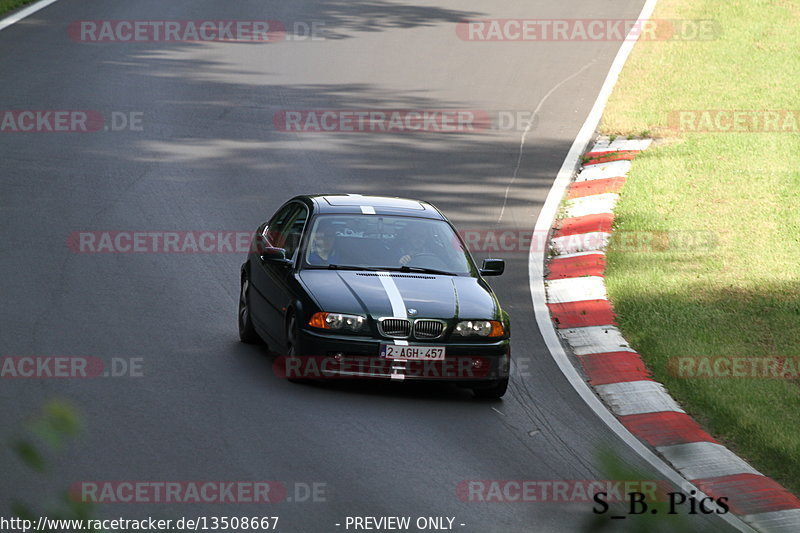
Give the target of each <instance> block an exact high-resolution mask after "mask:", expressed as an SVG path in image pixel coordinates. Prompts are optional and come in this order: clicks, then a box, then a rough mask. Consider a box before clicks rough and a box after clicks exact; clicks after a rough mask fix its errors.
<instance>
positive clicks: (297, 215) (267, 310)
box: [252, 202, 308, 341]
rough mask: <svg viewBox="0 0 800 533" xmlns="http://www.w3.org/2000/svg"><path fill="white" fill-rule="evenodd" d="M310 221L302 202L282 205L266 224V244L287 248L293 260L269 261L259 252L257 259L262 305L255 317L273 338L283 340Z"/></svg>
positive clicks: (255, 272)
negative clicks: (298, 262)
mask: <svg viewBox="0 0 800 533" xmlns="http://www.w3.org/2000/svg"><path fill="white" fill-rule="evenodd" d="M307 220H308V208H307V207H306V206H305V205H303V204H301V203H299V202H292V203H290V204H287V205H286V206H284V207H283V208H281V209H280V210H279V211H278V212H277V213H276V214H275V216H274V217H273V218H272V219H271V220H270V221H269V222H268V223H267V226H266V227H265V228H264V230H263V235H264V238H265V241H266V244H267V246H270V247H273V248H282V249H284V250H286V259H289V260H291V262H290V263H289V262H279V261H270V260H268V259H264V258H263V257H262V256H259V255H256V258H255V259H256V260H255V261H254V263H255V264H254V265H253V269H252V270H253V271H252V278H253V285H254V288H255V292H256V293H257V294H258V298H259V299H260V304H261V305H259V306H258V309H257V311H256V315H257V319H256V318H254V320H257V322H258V325H259V327H260V328H259V329H263V330H264V331H265V332H266V333H267V335H269V336H270V337H272V338H273V340H278V341H283V336H284V331H283V328H284V317H285V313H286V307H287V306H288V305H289V303H290V302H291V300H292V296H293V290H292V289H293V287H292V283H291V282H292V281H293V276H294V265H296V264H297V255H298V248H299V245H300V239H301V238H302V235H303V231H304V229H305V223H306V221H307Z"/></svg>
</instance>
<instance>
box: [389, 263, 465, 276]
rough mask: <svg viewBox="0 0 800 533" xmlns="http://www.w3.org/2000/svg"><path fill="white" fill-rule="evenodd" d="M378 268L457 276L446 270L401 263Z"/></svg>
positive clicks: (391, 270)
mask: <svg viewBox="0 0 800 533" xmlns="http://www.w3.org/2000/svg"><path fill="white" fill-rule="evenodd" d="M380 270H388V271H390V272H419V273H420V274H439V275H442V276H457V275H458V274H456V273H455V272H447V271H446V270H437V269H435V268H425V267H416V266H408V265H403V266H401V267H389V268H382V269H380Z"/></svg>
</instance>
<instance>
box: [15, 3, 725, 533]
mask: <svg viewBox="0 0 800 533" xmlns="http://www.w3.org/2000/svg"><path fill="white" fill-rule="evenodd" d="M642 4H643V2H642V0H615V1H614V2H609V1H605V2H598V1H597V0H562V1H560V2H550V1H538V0H537V1H533V0H508V1H504V2H485V1H477V0H461V1H455V0H428V1H424V2H423V1H420V2H411V1H400V0H397V1H391V2H390V1H384V0H369V1H366V0H336V1H334V0H328V1H326V0H303V1H292V2H289V1H284V2H257V1H254V0H239V1H237V2H229V1H221V0H217V1H213V0H193V1H191V2H190V1H187V0H171V1H169V2H164V1H155V0H140V1H137V2H123V1H99V0H83V1H78V0H60V1H59V2H57V3H55V4H53V5H51V6H49V7H47V8H46V9H44V10H42V11H39V12H38V13H36V14H35V15H33V16H31V17H29V18H27V19H25V20H23V21H22V22H20V23H18V24H15V25H13V26H11V27H9V28H7V29H5V30H3V31H2V32H0V73H2V74H0V76H2V83H0V109H4V110H17V111H24V110H88V111H92V112H96V113H101V114H102V115H103V117H104V120H105V124H106V125H107V126H108V125H111V117H112V116H114V117H116V119H117V121H118V122H117V125H118V126H119V125H120V123H121V122H120V118H119V117H121V116H125V117H126V118H127V119H128V121H130V119H131V118H133V120H135V121H136V120H140V122H135V123H134V128H132V129H131V128H122V131H113V130H114V129H115V128H109V129H108V130H105V129H104V128H100V129H99V131H96V132H93V133H56V132H52V133H51V132H39V133H22V132H19V133H15V132H13V131H12V132H10V131H7V130H6V131H4V132H3V133H0V153H1V154H2V162H3V164H2V168H1V169H0V180H1V181H0V184H1V186H0V228H1V229H2V239H1V240H0V250H1V252H0V301H2V307H0V356H50V355H68V356H90V357H96V358H99V359H102V360H104V361H106V363H107V364H108V365H110V364H111V361H112V359H114V360H117V361H119V360H124V361H127V362H128V363H129V364H130V361H131V360H132V359H133V360H135V364H137V365H139V366H140V368H141V374H142V375H141V376H139V375H126V376H122V377H108V378H103V377H97V378H94V379H22V378H20V379H11V378H8V377H6V378H3V379H0V398H2V409H0V435H2V437H3V438H2V443H3V445H2V447H0V461H2V463H0V464H2V465H3V466H2V471H3V474H2V483H0V505H2V506H3V509H2V513H3V515H4V516H6V515H8V514H9V509H10V507H9V505H10V502H11V501H12V499H17V500H20V501H23V502H26V503H28V504H29V505H31V506H32V507H33V508H34V510H35V511H37V512H40V513H43V512H46V511H47V510H48V509H50V508H51V505H52V504H55V502H56V500H57V497H58V494H59V492H60V491H62V490H64V489H66V488H68V487H70V486H73V485H74V484H76V483H80V482H85V481H117V482H119V481H208V480H217V481H263V480H270V481H275V482H279V483H281V484H282V486H284V487H286V488H287V490H288V494H287V498H289V499H291V500H292V501H288V500H284V501H281V502H276V503H271V504H230V503H223V504H191V503H164V502H163V501H162V502H161V503H138V504H137V503H104V504H102V505H98V506H97V507H96V509H95V510H94V513H95V515H96V516H100V517H120V516H121V517H124V518H137V517H144V516H148V515H150V516H159V517H162V518H173V519H175V518H180V517H181V516H190V517H197V516H207V517H211V516H279V517H280V523H279V527H278V530H280V531H284V532H328V531H345V530H350V531H353V530H354V529H353V527H352V526H351V527H350V528H349V529H347V517H348V516H349V517H355V516H360V517H364V516H376V517H377V516H410V517H412V522H413V521H415V520H416V518H417V517H421V516H422V517H428V516H431V517H454V522H453V528H454V529H455V530H457V531H463V532H465V533H467V532H476V533H477V532H480V533H488V532H502V533H511V532H531V531H537V532H538V531H579V530H581V528H582V526H583V525H584V524H585V523H586V522H587V521H588V520H590V519H591V518H592V517H593V515H592V507H593V503H592V502H580V501H572V502H552V501H551V502H538V501H537V502H525V503H521V502H515V503H505V502H503V503H498V502H491V503H487V502H475V501H465V500H464V498H462V497H460V496H459V494H460V493H458V492H457V488H458V487H459V486H460V485H459V484H461V483H462V482H464V481H468V480H536V481H544V482H548V481H557V480H598V479H599V480H603V479H609V477H610V476H612V473H610V472H609V468H608V462H607V461H604V460H602V459H601V456H602V453H603V452H604V451H606V452H613V453H615V454H617V455H619V456H620V457H622V458H623V460H624V461H625V462H626V463H627V464H628V465H629V467H630V468H633V469H636V470H638V471H639V472H641V476H642V477H643V478H644V479H659V476H658V474H657V473H656V472H655V471H653V470H652V469H650V468H648V467H647V465H646V464H645V463H644V462H643V461H641V460H639V459H638V458H637V457H634V456H631V453H630V451H629V450H628V448H627V447H626V446H625V445H624V444H623V443H622V442H621V441H620V440H619V439H618V438H617V437H616V436H615V435H614V434H613V433H612V432H611V431H609V430H608V429H607V428H606V427H605V426H604V425H603V424H602V423H601V422H600V421H599V420H598V419H597V418H596V417H595V416H594V415H593V414H592V413H591V412H590V411H589V410H588V409H587V408H585V406H584V404H583V403H582V402H581V400H580V398H579V397H578V395H577V394H576V393H575V392H574V391H573V389H572V388H571V387H570V385H569V384H568V382H567V381H566V380H565V379H564V378H563V376H562V374H561V373H560V371H559V370H558V368H557V366H556V365H555V364H554V362H553V361H552V360H551V358H550V356H549V354H548V352H547V350H546V348H545V347H544V345H543V343H542V340H541V338H540V335H539V332H538V329H537V327H536V323H535V321H534V317H533V312H532V308H531V303H530V294H529V290H528V279H527V272H528V269H527V264H526V261H527V246H526V245H520V246H517V247H514V246H513V244H512V245H511V246H510V248H511V249H506V250H503V251H501V252H494V253H490V251H491V250H488V251H486V252H479V253H476V254H475V255H476V257H477V259H478V260H480V259H482V258H484V257H487V256H499V257H503V258H505V259H506V261H507V269H506V274H505V275H504V276H502V277H500V278H492V279H491V283H492V285H493V287H494V288H495V289H496V292H497V293H498V295H499V298H500V300H501V302H502V303H503V305H504V307H505V309H506V310H507V311H508V312H509V313H510V315H511V317H512V321H513V343H512V347H513V348H512V349H513V356H514V358H515V362H516V364H515V368H514V375H513V378H512V381H511V385H510V389H509V392H508V394H507V395H506V396H505V398H504V399H503V400H502V401H501V402H482V401H476V400H474V399H473V398H472V395H471V393H470V392H468V391H462V390H458V389H455V388H450V387H443V388H442V387H419V386H405V385H397V384H385V385H383V384H382V385H379V386H368V385H358V386H352V387H347V386H341V385H294V384H290V383H288V382H286V381H284V380H281V379H279V378H278V377H276V376H275V375H274V373H273V372H272V369H271V365H272V361H273V359H274V356H273V355H270V354H269V353H268V352H267V351H266V350H265V349H261V348H259V347H253V346H247V345H243V344H240V343H239V342H238V339H237V332H236V304H237V291H238V268H239V265H240V264H241V262H242V260H243V259H244V254H243V253H235V252H234V253H231V252H226V251H223V252H222V253H146V252H141V253H79V251H76V249H75V243H74V242H73V243H72V247H70V246H69V245H68V240H69V237H70V235H72V234H73V233H75V232H91V231H124V232H131V231H204V230H208V231H214V232H218V231H242V232H246V231H252V230H254V229H255V227H256V226H257V225H258V224H259V223H260V222H262V221H263V220H266V218H268V216H269V215H270V214H271V213H273V212H274V211H275V209H276V208H277V207H278V206H279V205H280V204H282V203H283V202H284V201H285V200H286V199H288V198H289V197H291V196H294V195H296V194H307V193H322V192H351V193H363V194H380V195H397V196H408V197H416V198H420V199H424V200H427V201H430V202H432V203H434V204H435V205H437V206H438V207H439V208H441V209H442V210H443V211H444V212H445V213H446V214H447V215H448V216H449V217H450V219H451V220H452V221H453V222H454V223H455V224H456V225H457V226H458V227H459V228H460V229H462V230H469V231H477V232H489V234H490V235H492V233H491V232H495V233H493V235H495V236H496V235H498V232H499V231H500V230H509V231H512V232H519V233H521V234H524V232H525V231H530V230H531V229H532V228H533V225H534V222H535V220H536V217H537V214H538V211H539V209H540V207H541V205H542V203H543V201H544V198H545V196H546V194H547V191H548V189H549V187H550V185H551V182H552V180H553V179H554V177H555V174H556V172H557V170H558V168H559V167H560V165H561V163H562V161H563V159H564V157H565V155H566V153H567V150H568V148H569V146H570V144H571V142H572V140H573V139H574V137H575V135H576V134H577V132H578V130H579V128H580V126H581V125H582V123H583V121H584V119H585V117H586V115H587V114H588V112H589V109H590V108H591V106H592V104H593V102H594V99H595V97H596V95H597V93H598V91H599V89H600V86H601V84H602V82H603V80H604V78H605V76H606V73H607V71H608V68H609V66H610V64H611V61H612V60H613V57H614V55H615V54H616V52H617V50H618V48H619V45H620V42H619V41H616V42H615V41H601V42H588V41H551V42H468V41H465V40H462V39H461V38H459V36H458V34H457V32H456V27H457V26H456V24H457V23H458V22H459V21H461V20H464V19H490V18H501V19H502V18H535V19H565V18H585V19H590V18H601V19H607V18H620V19H635V18H636V17H637V16H638V13H639V11H640V9H641V7H642ZM264 19H271V20H279V21H282V22H283V23H284V25H285V27H286V28H287V38H286V39H282V40H280V41H278V42H270V43H264V42H255V43H246V42H202V43H198V42H95V43H90V42H80V41H79V40H75V39H73V38H70V33H69V27H70V23H72V22H73V21H80V20H151V21H152V20H264ZM296 23H297V24H296ZM311 23H316V30H317V33H316V36H317V38H316V39H304V38H303V35H302V34H303V29H304V28H305V27H306V26H305V24H308V25H309V27H310V25H311ZM73 37H74V34H73ZM340 109H351V110H352V109H356V110H391V109H401V110H437V109H459V110H478V111H485V112H486V113H487V116H489V117H492V118H494V119H495V120H496V119H497V117H499V116H503V117H506V118H507V117H509V116H516V115H515V114H516V113H517V112H523V113H531V112H533V111H535V110H536V111H537V113H536V118H535V120H534V121H533V122H532V124H531V127H530V128H529V131H528V132H527V134H526V135H525V136H524V142H523V132H522V131H521V129H523V128H524V127H525V125H526V120H524V119H525V117H527V115H521V117H522V118H523V120H521V121H517V123H516V124H514V127H510V128H509V129H502V128H489V129H488V130H485V131H481V132H471V133H438V132H433V131H424V132H405V133H339V132H328V133H313V132H282V131H277V129H276V127H275V124H274V120H273V119H274V116H275V114H276V113H280V112H282V111H286V110H340ZM88 116H89V117H92V116H94V115H92V114H91V113H90V114H89V115H88ZM495 126H496V124H495ZM483 235H485V233H484V234H483ZM490 239H491V237H490ZM482 242H483V243H484V245H485V246H491V241H490V242H489V243H488V244H487V243H486V241H482ZM508 242H510V241H506V243H508ZM117 366H118V369H119V367H120V365H117ZM129 374H130V372H129ZM135 374H136V372H135ZM55 398H58V399H61V400H63V401H67V402H70V403H71V404H72V405H74V406H75V408H76V409H77V411H78V412H79V413H80V415H81V417H82V418H83V420H84V422H85V429H84V431H83V433H82V434H81V436H80V437H78V438H77V439H74V440H71V441H70V442H69V444H68V445H67V446H66V447H64V448H62V449H61V450H60V451H50V452H47V453H46V458H47V460H48V462H49V464H51V465H52V467H51V469H50V470H49V471H48V473H46V474H41V473H36V472H34V471H32V470H31V469H29V468H27V467H25V466H24V465H23V463H22V462H21V461H20V460H19V458H18V456H17V454H15V453H13V452H12V446H11V443H12V442H13V441H14V439H15V438H16V436H18V435H21V434H23V433H24V431H25V423H26V421H28V420H30V419H31V417H34V416H35V415H36V414H37V413H38V412H40V409H41V408H42V406H43V405H45V404H46V403H47V402H48V401H50V400H52V399H55ZM313 484H316V487H317V494H316V497H308V498H306V497H305V496H306V490H305V489H306V488H307V487H309V486H312V485H313ZM83 486H86V485H83ZM462 486H463V485H462ZM462 496H463V494H462ZM297 500H300V501H297ZM637 520H643V519H641V518H637V517H629V518H628V519H625V520H614V521H612V520H611V519H609V518H608V517H605V518H604V519H603V520H601V524H603V525H605V526H607V527H608V528H609V529H608V530H609V531H623V530H627V528H631V527H635V526H636V525H637ZM687 521H688V524H689V525H690V530H692V531H704V530H713V531H724V530H725V524H724V523H722V521H721V520H719V519H718V518H715V517H702V516H692V517H687ZM446 523H447V522H445V524H446ZM657 523H658V522H657ZM337 524H340V525H338V526H337ZM462 524H463V525H462ZM651 527H652V526H651ZM411 530H412V531H416V529H411ZM651 530H654V529H651Z"/></svg>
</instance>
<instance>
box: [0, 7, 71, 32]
mask: <svg viewBox="0 0 800 533" xmlns="http://www.w3.org/2000/svg"><path fill="white" fill-rule="evenodd" d="M57 1H58V0H40V1H39V2H35V3H33V4H31V5H29V6H28V7H26V8H25V9H21V10H20V11H17V12H16V13H13V14H12V15H10V16H8V17H6V18H4V19H2V20H0V31H3V30H4V29H6V28H7V27H9V26H11V25H12V24H16V23H17V22H19V21H20V20H22V19H24V18H26V17H29V16H31V15H33V14H34V13H36V12H37V11H39V10H40V9H44V8H46V7H47V6H49V5H50V4H54V3H56V2H57Z"/></svg>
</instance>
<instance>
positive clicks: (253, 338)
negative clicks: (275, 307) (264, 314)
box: [239, 274, 261, 344]
mask: <svg viewBox="0 0 800 533" xmlns="http://www.w3.org/2000/svg"><path fill="white" fill-rule="evenodd" d="M239 340H240V341H242V342H244V343H247V344H260V343H261V337H259V336H258V333H256V328H255V327H254V326H253V318H252V317H251V316H250V280H248V279H247V274H242V283H241V290H240V291H239Z"/></svg>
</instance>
